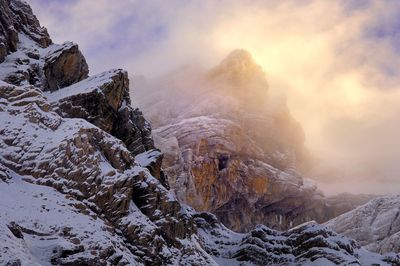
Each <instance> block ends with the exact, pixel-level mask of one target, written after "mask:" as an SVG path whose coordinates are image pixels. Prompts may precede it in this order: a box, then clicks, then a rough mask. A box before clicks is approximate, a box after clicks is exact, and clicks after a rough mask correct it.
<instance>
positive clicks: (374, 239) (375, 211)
mask: <svg viewBox="0 0 400 266" xmlns="http://www.w3.org/2000/svg"><path fill="white" fill-rule="evenodd" d="M326 225H327V226H328V227H331V228H332V229H333V230H335V231H336V232H338V233H341V234H344V235H346V236H348V237H351V238H354V239H356V240H358V241H359V243H360V244H361V245H363V246H365V248H366V249H368V250H370V251H374V252H380V253H387V252H391V251H395V252H400V195H392V196H383V197H379V198H376V199H373V200H371V201H369V202H368V203H366V204H364V205H362V206H359V207H358V208H356V209H354V210H352V211H350V212H347V213H345V214H342V215H340V216H338V217H336V218H334V219H332V220H330V221H328V222H327V223H326Z"/></svg>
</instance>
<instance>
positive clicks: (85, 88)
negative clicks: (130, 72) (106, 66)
mask: <svg viewBox="0 0 400 266" xmlns="http://www.w3.org/2000/svg"><path fill="white" fill-rule="evenodd" d="M121 71H122V70H121V69H112V70H109V71H105V72H103V73H100V74H97V75H95V76H92V77H89V78H87V79H84V80H82V81H80V82H78V83H75V84H73V85H71V86H69V87H66V88H63V89H62V90H57V91H54V92H45V93H43V94H44V95H45V96H46V98H47V99H48V100H49V101H50V102H57V101H59V100H61V99H64V98H67V97H69V96H72V95H76V94H81V93H88V92H91V91H93V90H97V89H100V88H101V87H102V86H104V85H105V84H107V83H111V82H112V77H114V76H115V75H116V74H118V73H120V72H121Z"/></svg>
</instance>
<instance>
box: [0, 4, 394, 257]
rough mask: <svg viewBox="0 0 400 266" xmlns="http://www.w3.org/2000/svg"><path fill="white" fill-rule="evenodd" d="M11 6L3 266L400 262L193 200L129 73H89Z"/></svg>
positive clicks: (319, 229)
mask: <svg viewBox="0 0 400 266" xmlns="http://www.w3.org/2000/svg"><path fill="white" fill-rule="evenodd" d="M0 4H1V9H0V18H1V23H2V26H3V27H6V26H5V25H9V24H7V23H11V22H12V23H14V24H12V25H13V26H14V29H15V33H16V35H17V36H18V38H17V39H16V41H15V39H14V37H15V34H14V35H13V34H10V33H8V32H6V31H2V32H0V33H1V35H0V37H1V38H2V40H3V44H5V43H7V45H8V46H7V48H6V49H5V51H6V52H5V53H6V55H5V56H4V58H3V62H2V63H0V73H1V81H0V121H1V123H0V195H1V203H0V265H265V264H271V263H273V264H277V265H288V264H296V265H309V264H310V263H311V262H313V263H316V264H318V263H319V264H321V263H325V264H326V263H331V264H334V263H342V264H349V263H352V264H356V265H361V264H362V265H365V264H372V263H377V264H380V265H399V263H400V258H399V256H398V255H395V254H391V255H378V254H374V253H370V252H368V251H366V250H365V249H364V248H362V247H360V246H359V245H358V244H357V243H356V242H355V241H353V240H351V239H348V238H346V237H344V236H341V235H337V234H336V233H334V232H333V231H331V230H330V229H328V228H326V227H324V226H321V225H317V224H306V225H303V226H301V227H298V228H295V229H293V230H291V231H288V232H278V231H274V230H271V229H268V228H267V227H265V226H259V227H257V228H255V229H254V230H252V231H251V232H250V233H247V234H238V233H234V232H232V231H230V230H229V229H227V228H226V227H224V226H223V225H222V224H221V223H220V222H219V221H218V220H217V219H216V217H215V216H213V215H212V214H209V213H198V212H196V211H194V210H193V209H191V208H190V207H187V206H186V205H183V204H181V203H180V202H179V201H178V200H177V198H176V197H175V196H174V193H172V192H171V191H170V190H169V189H168V182H167V180H166V177H165V175H164V173H163V172H162V171H161V163H162V154H161V153H160V152H159V151H157V150H154V149H153V142H152V138H151V135H150V132H151V129H150V126H149V124H148V123H147V122H146V120H145V119H144V118H143V116H142V115H141V112H140V111H139V110H137V109H134V108H132V107H131V105H130V97H129V93H128V91H129V85H128V84H129V83H128V76H127V73H126V72H125V71H122V70H118V69H117V70H111V71H106V72H104V73H101V74H98V75H94V76H90V77H89V76H87V75H88V72H87V70H88V68H87V65H86V63H85V62H86V61H85V60H84V57H83V55H82V53H81V52H80V51H79V50H78V49H77V46H75V45H71V44H70V43H65V44H63V45H55V44H51V40H50V38H49V37H48V35H47V33H46V31H45V30H44V29H43V28H41V27H40V25H39V23H38V22H37V20H36V18H35V17H34V15H33V14H32V11H31V9H30V8H29V7H28V6H27V4H26V3H25V2H23V1H20V0H9V1H8V0H6V1H4V0H2V1H0ZM10 21H11V22H10ZM39 33H41V34H43V35H40V34H39ZM38 34H39V35H38ZM41 36H42V37H41ZM10 38H11V39H12V40H10ZM44 39H45V40H46V42H45V43H43V42H42V41H43V40H44ZM14 41H15V42H14ZM10 43H14V44H15V46H12V45H11V46H10ZM72 47H75V48H72ZM32 54H33V55H34V56H32ZM49 58H51V60H50V59H49ZM49 64H50V65H51V64H53V66H51V67H50V65H49ZM32 69H35V71H33V72H32V71H31V70H32ZM46 69H47V70H48V69H53V70H51V71H50V70H49V71H46Z"/></svg>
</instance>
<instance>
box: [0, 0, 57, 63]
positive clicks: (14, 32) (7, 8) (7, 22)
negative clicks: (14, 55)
mask: <svg viewBox="0 0 400 266" xmlns="http://www.w3.org/2000/svg"><path fill="white" fill-rule="evenodd" d="M0 9H1V15H2V16H1V20H0V63H1V62H3V61H4V58H5V56H6V55H7V54H9V53H11V52H15V51H16V50H17V44H18V41H19V36H18V33H19V32H23V33H24V34H26V35H28V36H29V37H30V38H31V39H33V40H34V41H35V42H36V43H37V44H38V45H39V46H40V47H43V48H44V47H47V46H49V45H50V44H51V43H52V42H51V39H50V37H49V35H48V33H47V30H46V29H45V28H42V27H41V26H40V24H39V21H38V20H37V19H36V17H35V16H34V15H33V14H32V10H31V8H30V7H29V5H28V4H27V3H26V2H23V1H10V0H1V1H0Z"/></svg>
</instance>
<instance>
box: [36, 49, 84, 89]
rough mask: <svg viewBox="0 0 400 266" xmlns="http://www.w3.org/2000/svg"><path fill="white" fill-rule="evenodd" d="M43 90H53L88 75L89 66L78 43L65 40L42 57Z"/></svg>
mask: <svg viewBox="0 0 400 266" xmlns="http://www.w3.org/2000/svg"><path fill="white" fill-rule="evenodd" d="M43 71H44V76H45V79H46V84H45V90H50V91H55V90H58V89H60V88H64V87H67V86H70V85H72V84H74V83H76V82H78V81H81V80H83V79H85V78H87V77H88V74H89V66H88V65H87V63H86V60H85V57H83V55H82V53H81V51H80V50H79V48H78V45H77V44H75V43H72V42H66V43H64V44H62V45H60V46H59V47H56V48H55V49H52V50H50V51H49V52H48V53H47V55H46V57H45V58H44V66H43Z"/></svg>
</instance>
